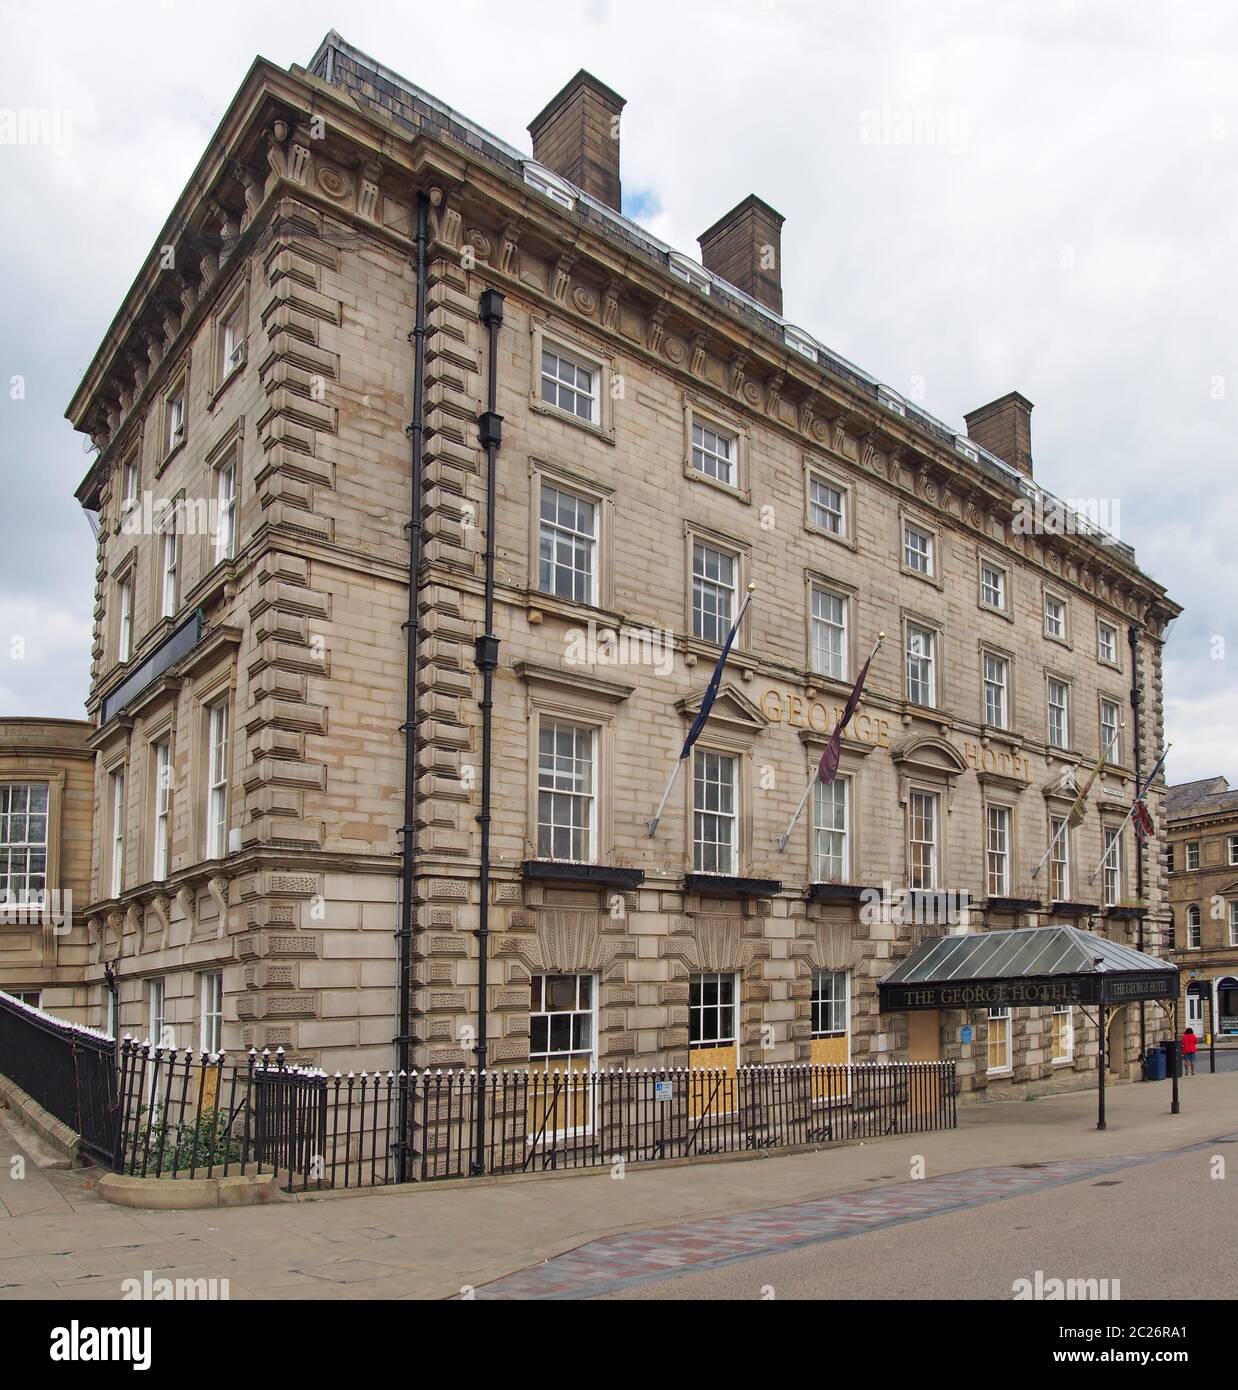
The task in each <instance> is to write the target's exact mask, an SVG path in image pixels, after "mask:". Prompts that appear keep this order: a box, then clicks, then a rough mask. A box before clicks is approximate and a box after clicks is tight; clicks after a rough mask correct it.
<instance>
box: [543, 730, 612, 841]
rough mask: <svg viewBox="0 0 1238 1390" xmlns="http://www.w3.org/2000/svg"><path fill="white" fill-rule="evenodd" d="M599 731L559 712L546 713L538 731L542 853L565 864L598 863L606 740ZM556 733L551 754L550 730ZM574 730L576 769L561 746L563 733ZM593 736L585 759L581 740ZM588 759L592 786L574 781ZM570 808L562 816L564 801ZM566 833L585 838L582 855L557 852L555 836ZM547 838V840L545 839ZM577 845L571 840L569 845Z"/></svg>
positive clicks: (588, 770)
mask: <svg viewBox="0 0 1238 1390" xmlns="http://www.w3.org/2000/svg"><path fill="white" fill-rule="evenodd" d="M598 732H599V731H598V729H597V728H596V727H594V726H593V725H590V724H582V723H580V722H579V721H577V720H574V719H567V718H560V717H559V716H556V715H551V714H542V715H541V716H540V717H539V720H538V729H537V749H538V752H537V841H536V843H537V857H538V858H539V859H547V860H553V861H556V862H560V863H573V864H593V863H596V862H597V824H598V797H597V786H598V749H599V747H600V746H601V740H600V739H599V737H598ZM550 733H553V734H554V735H555V736H556V748H555V749H554V751H553V752H552V753H551V754H550V755H549V756H548V754H547V753H546V751H545V750H544V749H543V746H542V744H543V740H544V739H545V737H546V735H547V734H550ZM560 733H570V735H571V736H572V741H573V746H572V752H571V754H570V756H569V757H568V759H567V762H570V763H571V764H575V765H577V766H576V767H575V769H572V768H569V767H568V766H566V765H565V762H564V758H563V755H562V754H561V753H560V752H559V750H558V747H557V736H558V734H560ZM582 736H583V737H584V738H586V739H587V740H588V747H587V750H586V753H587V758H582V757H581V753H580V746H579V743H578V740H579V739H580V738H581V737H582ZM582 762H584V763H585V764H586V766H585V769H584V770H585V772H586V774H587V785H585V786H583V787H582V786H573V785H571V781H572V779H574V778H576V777H578V776H579V774H580V770H581V769H580V767H579V766H578V765H579V764H581V763H582ZM547 799H548V804H549V811H550V814H549V818H548V819H543V805H544V804H547ZM565 804H566V805H567V806H568V807H570V818H569V819H568V820H566V821H560V820H559V819H558V818H557V816H558V813H559V811H560V810H562V809H563V807H564V805H565ZM578 808H583V818H581V819H580V820H578V817H577V810H578ZM564 831H566V832H567V834H568V836H569V839H570V840H572V841H576V840H577V837H579V843H580V847H581V849H582V853H581V854H579V855H576V854H571V853H568V854H556V853H555V852H554V850H555V840H556V839H557V838H559V835H560V833H561V832H564ZM544 836H545V837H546V838H545V839H544V838H543V837H544ZM571 848H573V845H570V844H569V849H571Z"/></svg>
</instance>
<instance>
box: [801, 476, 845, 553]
mask: <svg viewBox="0 0 1238 1390" xmlns="http://www.w3.org/2000/svg"><path fill="white" fill-rule="evenodd" d="M817 490H823V491H825V492H827V493H831V494H833V497H834V498H837V499H838V501H837V506H835V505H833V503H832V499H831V498H826V499H824V500H823V499H820V498H818V497H817V496H816V491H817ZM849 502H850V498H849V497H848V496H847V489H846V488H845V487H842V486H841V485H840V484H838V483H836V482H834V481H833V479H831V478H827V477H826V476H825V474H823V473H820V472H818V471H817V470H816V469H815V468H810V469H809V470H808V524H809V526H810V527H811V528H812V529H813V530H814V531H820V532H821V533H822V534H823V535H827V536H836V537H837V538H838V539H839V540H846V539H847V538H848V537H849V536H850V534H851V532H850V527H849V523H848V513H849V512H850V507H849V505H848V504H849Z"/></svg>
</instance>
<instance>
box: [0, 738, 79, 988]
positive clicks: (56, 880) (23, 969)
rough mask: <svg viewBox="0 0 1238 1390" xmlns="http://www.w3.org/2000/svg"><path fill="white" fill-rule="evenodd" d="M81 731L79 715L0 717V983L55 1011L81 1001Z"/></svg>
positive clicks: (1, 986) (2, 986) (1, 985)
mask: <svg viewBox="0 0 1238 1390" xmlns="http://www.w3.org/2000/svg"><path fill="white" fill-rule="evenodd" d="M90 734H91V725H90V724H89V723H87V722H85V721H83V720H80V719H22V718H9V719H0V990H3V991H4V992H5V993H6V994H14V995H16V996H17V997H18V998H19V999H22V1000H24V1001H25V1002H26V1003H28V1004H35V1005H38V1006H39V1007H41V1008H44V1009H48V1010H50V1011H51V1012H52V1013H56V1014H61V1015H65V1016H72V1015H74V1014H78V1015H82V1014H84V1011H85V1010H86V1009H87V1008H88V1006H89V1004H90V998H89V993H88V989H87V986H86V983H85V981H86V969H87V964H88V960H89V945H88V941H87V935H86V920H85V909H86V905H87V903H88V902H89V901H90V851H91V824H92V815H93V810H94V769H93V763H94V756H93V754H92V753H91V750H90V745H89V743H88V740H89V738H90Z"/></svg>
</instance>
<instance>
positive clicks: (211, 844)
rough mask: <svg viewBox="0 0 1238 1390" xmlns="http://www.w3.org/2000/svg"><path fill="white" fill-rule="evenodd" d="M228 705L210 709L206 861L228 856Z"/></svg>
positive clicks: (215, 705)
mask: <svg viewBox="0 0 1238 1390" xmlns="http://www.w3.org/2000/svg"><path fill="white" fill-rule="evenodd" d="M228 761H229V760H228V702H227V700H218V701H216V703H215V704H213V705H209V706H208V707H207V781H206V785H207V796H206V857H207V858H208V859H221V858H222V857H223V856H224V855H225V854H226V853H227V852H228Z"/></svg>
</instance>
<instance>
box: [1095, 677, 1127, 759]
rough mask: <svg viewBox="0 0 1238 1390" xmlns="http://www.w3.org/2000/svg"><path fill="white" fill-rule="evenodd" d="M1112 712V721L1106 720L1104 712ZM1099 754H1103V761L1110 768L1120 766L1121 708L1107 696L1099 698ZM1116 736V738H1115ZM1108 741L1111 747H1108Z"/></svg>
mask: <svg viewBox="0 0 1238 1390" xmlns="http://www.w3.org/2000/svg"><path fill="white" fill-rule="evenodd" d="M1106 710H1112V711H1113V718H1112V720H1106V718H1105V711H1106ZM1099 714H1100V750H1099V751H1100V752H1101V753H1102V754H1104V757H1105V761H1106V762H1107V763H1109V765H1110V766H1111V767H1116V766H1121V763H1122V706H1121V704H1119V702H1118V701H1117V700H1110V699H1109V698H1108V697H1107V696H1105V695H1102V696H1101V697H1100V705H1099ZM1115 735H1116V737H1115ZM1110 740H1112V743H1113V746H1112V747H1110Z"/></svg>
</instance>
